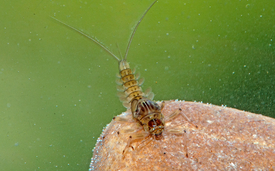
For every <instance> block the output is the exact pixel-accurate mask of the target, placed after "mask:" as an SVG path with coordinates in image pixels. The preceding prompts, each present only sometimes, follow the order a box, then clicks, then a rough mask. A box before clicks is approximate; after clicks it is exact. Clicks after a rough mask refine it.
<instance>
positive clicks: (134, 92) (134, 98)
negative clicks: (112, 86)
mask: <svg viewBox="0 0 275 171" xmlns="http://www.w3.org/2000/svg"><path fill="white" fill-rule="evenodd" d="M156 2H157V0H155V1H154V2H153V3H152V4H151V5H150V6H149V8H148V9H147V10H146V11H145V12H144V14H143V15H142V17H141V18H140V20H139V21H138V23H137V24H136V26H135V28H134V30H133V32H132V34H131V37H130V40H129V42H128V45H127V49H126V52H125V55H124V58H122V59H119V58H118V57H117V56H116V55H115V54H114V53H113V52H111V51H110V50H109V49H108V48H107V47H106V46H104V45H103V44H102V43H100V42H99V41H97V40H96V39H94V38H92V37H90V36H89V35H87V34H86V33H84V32H82V31H80V30H78V29H76V28H74V27H72V26H70V25H68V24H66V23H64V22H62V21H60V20H58V19H56V18H54V17H51V18H53V19H55V20H56V21H58V22H60V23H61V24H63V25H65V26H67V27H69V28H71V29H73V30H75V31H76V32H78V33H80V34H81V35H83V36H85V37H87V38H89V39H90V40H92V41H93V42H94V43H96V44H97V45H99V46H100V47H101V48H103V49H104V50H105V51H106V52H108V53H109V54H110V55H111V56H113V57H114V59H115V60H117V61H118V65H119V79H118V80H117V83H118V86H117V89H118V91H119V92H118V96H119V98H120V101H121V102H122V103H123V106H124V107H126V108H127V109H130V110H131V113H132V117H133V119H134V120H136V121H137V122H138V123H139V124H140V125H141V126H142V127H141V128H143V130H144V131H143V132H140V131H135V132H134V133H133V134H132V135H131V136H129V140H128V143H127V145H126V147H125V149H124V150H123V154H124V153H125V151H126V149H127V148H128V147H131V144H132V142H133V141H136V140H139V139H140V140H142V139H145V138H147V137H149V136H152V137H153V139H160V138H161V136H162V133H163V131H164V129H165V122H169V121H171V120H173V119H174V118H176V117H177V116H178V115H179V114H181V115H182V116H183V117H185V119H186V120H187V121H188V122H190V120H189V119H188V117H187V116H186V115H185V114H184V113H182V112H181V109H180V108H179V109H178V110H176V111H174V112H173V113H172V114H170V115H169V116H168V117H164V115H163V114H162V113H161V110H162V109H163V107H164V103H162V104H161V105H158V104H157V103H156V102H154V101H153V97H154V94H153V93H152V92H151V90H150V89H148V90H147V91H145V92H143V91H142V88H141V85H142V83H143V79H139V75H137V74H135V71H134V70H132V69H130V65H129V63H128V62H127V55H128V51H129V48H130V45H131V42H132V39H133V37H134V34H135V32H136V30H137V28H138V26H139V24H140V22H141V21H142V19H143V18H144V16H145V15H146V14H147V12H148V11H149V10H150V8H151V7H152V6H153V5H154V4H155V3H156ZM114 120H115V121H122V122H123V121H126V120H125V119H123V118H122V117H114ZM190 123H191V122H190ZM191 124H192V123H191ZM192 125H194V124H192ZM196 127H197V126H196ZM167 131H168V132H170V133H174V134H182V133H184V132H185V131H182V130H172V129H170V130H167ZM125 132H130V131H125ZM185 147H186V145H185ZM186 156H187V147H186Z"/></svg>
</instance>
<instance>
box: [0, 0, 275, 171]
mask: <svg viewBox="0 0 275 171" xmlns="http://www.w3.org/2000/svg"><path fill="white" fill-rule="evenodd" d="M152 2H153V1H152V0H138V1H132V0H127V1H125V0H116V1H113V0H104V1H99V0H98V1H84V0H83V1H82V0H78V1H68V0H51V1H50V0H48V1H42V0H40V1H39V0H25V1H14V0H12V1H8V0H2V1H1V2H0V14H1V21H0V38H1V39H0V55H1V56H0V79H1V87H0V130H1V131H0V139H1V140H0V166H1V170H88V168H89V162H90V158H91V157H92V149H93V147H94V145H95V143H96V139H97V137H98V136H99V135H100V133H101V131H102V128H103V127H104V126H106V124H107V123H109V122H110V121H111V120H112V118H113V116H115V115H118V114H120V113H121V112H124V111H125V108H124V107H123V106H122V104H121V103H120V102H119V99H118V97H117V96H116V83H115V79H116V77H115V75H116V73H117V72H118V66H117V62H116V61H115V60H114V59H113V58H112V57H111V56H110V55H108V54H107V53H106V52H105V51H103V50H102V49H101V48H100V47H99V46H97V45H95V44H94V43H93V42H91V41H90V40H88V39H86V38H84V37H83V36H81V35H79V34H77V33H76V32H75V31H73V30H71V29H69V28H67V27H65V26H63V25H62V24H60V23H58V22H56V21H55V20H53V19H51V18H50V17H49V16H55V17H56V18H58V19H60V20H61V21H63V22H65V23H67V24H69V25H71V26H74V27H76V28H78V29H81V30H83V31H84V32H85V33H87V34H89V35H91V36H95V37H96V38H97V39H99V40H100V41H101V42H104V44H105V45H106V46H108V48H109V49H110V50H111V51H113V52H114V53H115V54H119V53H118V49H117V47H116V43H118V44H119V47H120V49H121V51H122V53H124V52H125V49H126V46H127V43H128V40H129V37H130V35H131V31H132V29H133V28H134V26H135V24H136V23H137V21H138V20H139V18H140V17H141V16H142V14H143V13H144V11H145V10H146V9H147V8H148V6H149V5H150V4H151V3H152ZM274 18H275V3H274V1H273V0H262V1H256V0H254V1H253V0H209V1H202V0H199V1H193V0H186V1H182V0H173V1H172V0H170V1H168V0H159V2H158V3H156V4H155V5H154V6H153V7H152V9H151V10H150V11H149V12H148V14H147V15H146V16H145V18H144V20H143V21H142V23H141V24H140V26H139V28H138V30H137V32H136V35H135V37H134V39H133V42H132V45H131V48H130V51H129V55H128V61H129V62H130V64H131V66H132V67H137V70H138V71H139V72H140V73H141V76H143V77H145V83H144V88H146V87H152V89H153V92H154V93H155V100H170V99H181V100H188V101H195V100H196V101H203V102H204V103H212V104H215V105H227V106H228V107H233V108H237V109H240V110H245V111H250V112H253V113H261V114H263V115H267V116H272V115H273V116H272V117H274V108H275V105H274V103H275V98H274V97H275V93H274V83H275V73H274V72H275V59H274V58H275V56H274V55H275V44H274V41H275V38H274V35H275V34H274V33H275V32H274V30H275V20H274Z"/></svg>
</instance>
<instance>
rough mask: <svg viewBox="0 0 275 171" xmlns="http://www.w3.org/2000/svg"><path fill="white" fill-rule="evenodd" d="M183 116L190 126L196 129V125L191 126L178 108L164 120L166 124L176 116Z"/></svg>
mask: <svg viewBox="0 0 275 171" xmlns="http://www.w3.org/2000/svg"><path fill="white" fill-rule="evenodd" d="M179 114H180V115H181V116H183V117H184V118H185V119H186V120H187V121H188V122H189V123H190V124H191V125H193V126H194V127H196V128H198V126H197V125H195V124H193V123H192V122H191V121H190V119H189V118H188V117H187V116H186V115H185V114H184V113H182V109H181V108H178V109H177V110H175V111H174V112H173V113H172V114H171V115H169V116H168V117H166V118H165V121H166V122H170V121H171V120H173V119H174V118H176V117H177V116H178V115H179Z"/></svg>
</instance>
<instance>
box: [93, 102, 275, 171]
mask: <svg viewBox="0 0 275 171" xmlns="http://www.w3.org/2000/svg"><path fill="white" fill-rule="evenodd" d="M179 107H180V108H181V109H182V112H183V113H184V114H185V115H186V116H188V117H189V119H190V120H191V122H192V123H193V124H195V125H197V126H198V128H196V127H195V126H193V125H192V124H190V123H189V122H188V121H186V119H185V118H184V117H182V116H178V117H176V118H175V119H173V120H172V121H171V122H168V123H167V124H166V129H165V130H164V132H163V136H162V138H161V139H160V140H156V139H154V138H152V136H150V137H149V138H147V139H146V140H144V141H143V140H140V141H137V142H134V143H133V144H132V146H133V148H128V149H127V150H128V151H127V152H126V154H125V155H124V156H123V154H122V152H123V150H124V148H125V146H126V144H127V141H128V139H129V136H130V135H131V134H133V133H127V131H125V130H127V129H129V128H131V129H136V130H140V128H141V126H140V125H139V124H137V123H136V122H135V121H134V120H133V119H132V116H131V113H130V111H127V112H125V113H123V114H121V115H120V116H121V117H125V118H127V119H128V120H129V121H130V122H118V121H114V120H113V121H112V122H111V123H110V124H109V125H108V126H107V127H106V128H105V129H104V131H103V133H102V134H101V136H100V137H99V138H98V140H97V144H96V147H95V149H94V154H93V158H92V160H91V164H90V170H102V171H103V170H108V171H109V170H121V171H124V170H125V171H126V170H127V171H136V170H157V171H159V170H275V119H273V118H269V117H265V116H262V115H259V114H253V113H249V112H244V111H240V110H237V109H232V108H228V107H220V106H215V105H210V104H203V103H195V102H184V101H166V102H165V106H164V109H163V110H162V113H163V114H164V116H168V115H170V114H171V113H172V112H173V111H175V110H176V109H177V108H179ZM174 129H176V130H182V134H173V133H170V132H171V131H170V132H169V130H174ZM184 130H185V131H186V133H184ZM118 132H119V133H118ZM186 147H187V149H188V157H186Z"/></svg>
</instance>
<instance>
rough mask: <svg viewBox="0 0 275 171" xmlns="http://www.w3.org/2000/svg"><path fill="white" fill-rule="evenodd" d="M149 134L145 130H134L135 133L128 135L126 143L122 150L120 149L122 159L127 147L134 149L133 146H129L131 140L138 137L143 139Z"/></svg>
mask: <svg viewBox="0 0 275 171" xmlns="http://www.w3.org/2000/svg"><path fill="white" fill-rule="evenodd" d="M149 135H150V134H149V133H147V132H142V133H138V132H136V133H134V134H132V135H130V136H129V140H128V142H127V145H126V146H125V148H124V150H123V151H122V155H123V159H124V158H125V154H126V152H127V149H128V148H129V147H131V148H132V149H133V150H134V147H133V146H131V144H132V143H133V142H135V141H138V140H140V139H144V138H146V137H148V136H149Z"/></svg>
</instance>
